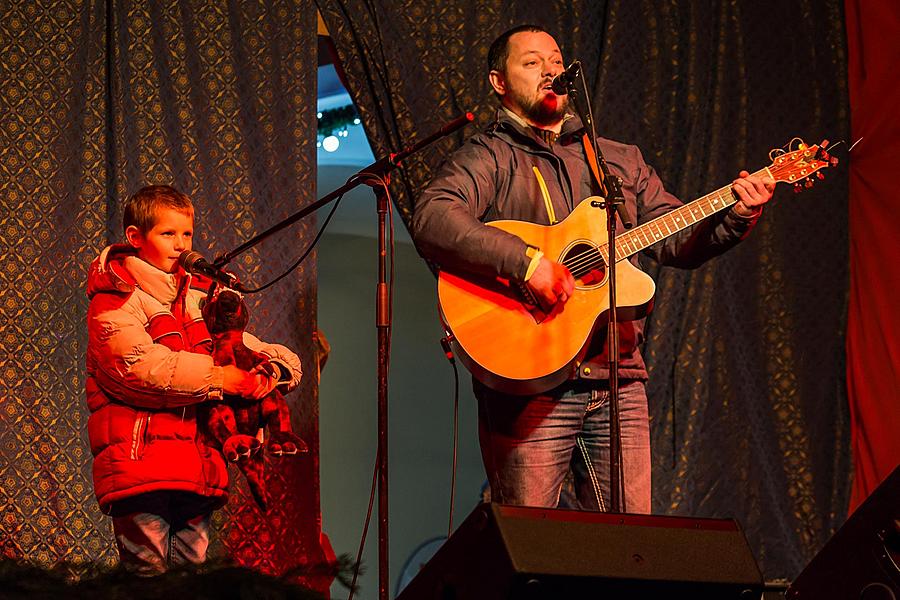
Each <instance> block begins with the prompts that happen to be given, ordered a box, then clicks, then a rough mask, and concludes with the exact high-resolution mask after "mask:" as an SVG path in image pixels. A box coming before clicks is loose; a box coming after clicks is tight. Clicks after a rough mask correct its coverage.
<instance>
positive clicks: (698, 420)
mask: <svg viewBox="0 0 900 600" xmlns="http://www.w3.org/2000/svg"><path fill="white" fill-rule="evenodd" d="M317 4H318V5H319V9H320V11H321V13H322V16H323V18H324V20H325V22H326V24H327V26H328V28H329V31H330V32H331V34H332V36H333V39H334V41H335V45H336V47H337V51H338V54H339V56H340V59H341V61H342V63H343V66H344V69H345V71H346V78H347V84H348V88H349V90H350V93H351V95H352V96H353V98H354V100H355V101H356V102H357V105H358V107H359V110H360V113H361V116H362V120H363V124H364V126H365V127H366V131H367V133H368V135H369V138H370V139H371V140H372V141H373V146H374V147H375V148H376V154H384V153H386V152H388V151H396V150H399V149H400V148H401V147H403V146H404V145H405V144H407V143H409V141H411V140H415V139H416V138H417V137H419V136H424V135H426V134H428V133H430V131H431V130H432V128H434V127H435V126H436V125H437V124H439V123H441V122H443V121H446V120H448V119H450V118H452V117H454V116H456V115H457V114H459V113H461V112H463V111H465V110H471V111H473V112H475V113H476V115H477V117H478V121H479V123H482V124H483V123H484V122H486V121H487V120H489V119H490V118H491V116H492V114H493V107H494V106H495V105H496V104H495V102H494V100H493V99H492V97H491V95H492V94H491V92H490V89H489V87H488V83H487V78H486V66H485V58H486V55H487V48H488V45H489V44H490V42H491V41H492V40H493V39H494V38H495V37H496V36H497V35H498V34H499V33H501V32H502V31H504V30H505V29H507V28H508V27H510V26H512V25H516V24H520V23H523V22H534V23H537V24H540V25H543V26H544V27H545V28H547V29H548V30H549V31H551V32H552V33H554V34H555V37H556V38H557V40H558V41H559V42H560V44H561V47H562V50H563V54H564V56H565V57H566V60H571V59H573V58H576V57H577V58H580V59H581V60H582V62H583V63H584V64H585V67H586V72H587V73H588V75H589V81H590V83H591V84H592V85H594V86H595V87H594V98H593V107H594V115H595V120H596V122H597V125H598V132H599V133H600V134H601V135H606V136H609V137H611V138H614V139H619V140H622V141H625V142H629V143H635V144H638V145H639V146H640V147H641V148H642V149H643V151H644V153H645V155H646V157H647V160H648V162H650V163H651V164H653V165H654V166H655V167H656V168H657V170H658V171H659V172H660V174H661V176H662V178H663V181H664V182H666V184H667V187H668V188H669V189H670V190H672V191H673V192H675V193H676V194H678V195H679V196H680V197H681V198H683V199H684V200H691V199H694V198H696V197H699V196H700V195H703V194H704V193H706V192H709V191H712V190H714V189H716V188H718V187H720V186H722V185H724V184H726V183H728V182H729V181H731V180H732V179H733V178H734V177H736V176H737V173H738V171H739V170H740V169H742V168H747V169H748V170H751V171H753V170H756V169H758V168H760V167H762V166H764V165H766V164H768V162H769V161H768V151H769V149H770V148H773V147H780V146H782V145H783V144H786V143H787V142H788V141H789V140H790V139H791V138H792V137H793V136H795V135H801V136H803V137H808V138H809V139H807V140H806V141H807V142H809V143H817V142H818V141H820V139H821V138H822V137H830V138H831V139H832V140H833V141H834V140H838V139H842V138H845V137H846V135H847V132H848V120H849V115H848V102H847V90H846V56H845V49H844V36H843V15H842V11H841V2H839V1H838V0H827V1H826V2H816V3H814V2H811V1H809V0H807V1H803V2H798V3H793V4H791V5H785V4H784V3H779V2H762V3H756V4H753V5H752V6H751V5H748V4H746V3H740V2H734V1H727V0H722V1H718V2H713V3H709V2H678V3H660V2H654V1H651V0H645V1H633V0H628V1H620V0H608V1H607V2H594V3H590V2H585V3H579V2H562V1H551V2H545V3H541V4H540V5H539V6H538V5H537V4H536V3H505V2H497V1H492V0H455V1H454V0H451V1H449V2H440V3H434V2H431V3H429V2H421V1H418V0H408V1H405V2H400V3H398V2H386V1H382V0H317ZM471 133H472V131H468V132H463V133H461V134H459V135H458V136H457V137H456V139H454V140H447V141H445V142H444V143H442V144H440V145H438V146H436V147H434V148H433V149H431V150H430V151H428V152H425V153H422V155H421V156H420V157H418V158H417V159H416V160H414V161H410V162H409V163H408V165H407V166H406V169H405V172H404V174H403V177H402V178H401V182H400V184H399V185H395V197H396V198H397V202H398V204H399V208H400V210H401V213H403V214H405V215H406V216H407V217H408V214H409V209H410V206H411V205H410V202H411V199H412V198H413V197H414V195H415V194H416V193H417V192H418V190H420V189H421V188H422V186H423V185H424V184H425V183H427V181H428V180H429V178H430V177H431V175H432V173H433V172H434V169H436V168H437V166H438V165H439V164H440V162H441V160H442V159H443V157H444V156H445V155H446V154H447V153H448V152H450V151H451V150H452V148H454V147H455V146H456V145H457V144H458V143H459V142H460V140H461V139H463V138H464V137H465V136H467V135H470V134H471ZM844 173H845V172H844V171H842V170H840V169H838V170H836V172H835V173H833V174H831V173H830V174H829V175H833V176H831V177H830V178H829V179H830V180H829V181H826V182H824V183H823V184H821V185H820V186H818V187H817V188H814V189H813V190H811V191H810V192H808V193H807V194H804V195H801V196H798V197H796V198H794V197H792V195H791V194H790V192H789V191H788V190H781V191H779V192H777V193H776V199H775V201H774V202H773V204H772V205H771V206H770V207H769V208H767V209H766V214H765V215H764V217H763V219H762V222H761V223H760V225H759V227H758V228H757V230H756V231H754V233H753V235H752V236H751V238H750V239H749V240H748V241H747V242H745V243H744V244H742V245H741V246H740V247H739V248H737V249H735V250H734V251H732V252H730V253H729V254H728V255H726V256H724V257H722V258H720V259H717V260H716V261H713V262H711V263H709V264H708V265H706V266H704V267H702V268H700V269H698V270H696V271H692V272H684V271H677V270H673V269H668V268H666V269H659V268H658V267H657V266H656V265H652V264H648V265H646V268H647V269H648V270H649V271H650V272H651V273H652V274H653V275H654V276H655V278H656V279H657V284H658V291H657V297H656V306H657V309H656V312H655V313H653V315H651V317H650V318H649V321H648V331H647V335H648V339H647V341H646V344H645V354H646V356H647V358H648V361H649V365H650V370H651V386H650V394H651V419H652V432H653V433H652V435H653V450H654V457H655V458H654V474H653V475H654V487H655V490H654V510H655V511H656V512H658V513H670V514H689V515H697V516H715V517H735V518H737V519H738V520H739V521H740V522H741V523H742V525H743V526H744V527H745V530H746V532H747V535H748V537H749V539H750V542H751V545H752V546H753V548H754V550H755V553H756V556H757V558H758V560H759V562H760V564H761V566H762V568H763V570H764V573H765V574H766V576H767V577H770V578H771V577H779V576H789V577H790V576H794V575H796V574H797V573H798V572H799V570H800V569H801V568H802V566H804V565H805V564H806V562H807V561H808V560H809V559H810V558H811V557H812V556H813V555H814V554H815V552H816V551H817V550H818V548H819V547H821V545H822V544H823V543H824V541H825V540H827V539H828V537H830V535H831V533H832V532H833V530H834V529H835V528H836V527H837V526H838V525H839V524H840V523H841V521H842V520H843V518H844V507H845V506H846V501H847V492H848V485H847V482H848V479H849V472H850V465H849V457H848V452H849V451H848V446H849V439H848V433H847V409H846V393H845V382H844V375H843V372H844V368H843V365H844V356H843V347H844V317H843V315H844V311H845V306H846V300H847V273H848V269H847V243H848V242H847V227H846V216H847V215H846V213H847V179H846V175H845V174H844Z"/></svg>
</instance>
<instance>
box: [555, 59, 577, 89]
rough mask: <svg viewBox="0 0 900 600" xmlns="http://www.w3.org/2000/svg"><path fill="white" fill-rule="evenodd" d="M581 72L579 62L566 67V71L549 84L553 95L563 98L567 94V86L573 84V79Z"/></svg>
mask: <svg viewBox="0 0 900 600" xmlns="http://www.w3.org/2000/svg"><path fill="white" fill-rule="evenodd" d="M580 70H581V62H580V61H577V60H576V61H573V62H572V64H571V65H569V66H568V67H566V70H565V71H563V72H562V73H560V74H559V75H557V76H556V77H554V78H553V82H552V83H551V84H550V87H551V88H552V89H553V93H554V94H556V95H557V96H565V95H566V94H568V93H569V86H570V85H572V84H573V83H575V77H576V76H577V75H578V71H580Z"/></svg>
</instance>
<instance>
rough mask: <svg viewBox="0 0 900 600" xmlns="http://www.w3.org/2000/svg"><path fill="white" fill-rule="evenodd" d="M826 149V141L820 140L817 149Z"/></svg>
mask: <svg viewBox="0 0 900 600" xmlns="http://www.w3.org/2000/svg"><path fill="white" fill-rule="evenodd" d="M827 147H828V140H822V143H821V144H819V148H827Z"/></svg>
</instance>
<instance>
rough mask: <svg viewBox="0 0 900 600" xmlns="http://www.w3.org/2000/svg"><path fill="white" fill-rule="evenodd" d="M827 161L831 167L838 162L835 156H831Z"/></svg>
mask: <svg viewBox="0 0 900 600" xmlns="http://www.w3.org/2000/svg"><path fill="white" fill-rule="evenodd" d="M829 162H831V166H832V167H836V166H837V164H838V159H837V157H836V156H832V157H831V160H830V161H829Z"/></svg>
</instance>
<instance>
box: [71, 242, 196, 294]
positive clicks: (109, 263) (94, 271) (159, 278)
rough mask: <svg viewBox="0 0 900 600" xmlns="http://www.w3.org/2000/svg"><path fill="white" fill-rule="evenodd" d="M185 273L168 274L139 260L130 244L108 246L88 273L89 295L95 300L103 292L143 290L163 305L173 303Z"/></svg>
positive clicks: (92, 264)
mask: <svg viewBox="0 0 900 600" xmlns="http://www.w3.org/2000/svg"><path fill="white" fill-rule="evenodd" d="M185 276H186V273H185V272H184V270H182V269H179V270H178V272H177V273H174V274H173V273H166V272H165V271H162V270H160V269H157V268H156V267H154V266H153V265H151V264H150V263H148V262H146V261H144V260H143V259H141V258H138V256H137V251H136V250H135V249H134V248H133V247H132V246H129V245H127V244H114V245H112V246H107V247H106V248H104V249H103V251H102V252H101V253H100V256H98V257H97V258H95V259H94V261H93V262H92V263H91V266H90V269H89V270H88V282H87V295H88V298H93V297H94V296H95V295H97V294H99V293H101V292H122V293H131V292H133V291H134V289H135V288H136V287H137V288H141V289H143V290H144V291H145V292H147V293H148V294H150V295H151V296H153V297H154V298H156V299H157V300H159V301H160V302H162V303H163V304H167V305H168V304H171V303H172V302H173V301H174V300H175V298H176V297H177V296H178V290H179V287H180V284H181V282H182V281H183V279H184V277H185Z"/></svg>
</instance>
